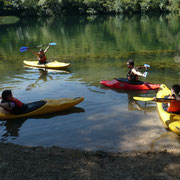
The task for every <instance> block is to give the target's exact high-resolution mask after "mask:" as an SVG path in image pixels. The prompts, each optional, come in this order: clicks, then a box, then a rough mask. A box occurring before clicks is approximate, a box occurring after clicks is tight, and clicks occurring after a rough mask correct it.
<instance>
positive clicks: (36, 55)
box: [28, 48, 39, 57]
mask: <svg viewBox="0 0 180 180" xmlns="http://www.w3.org/2000/svg"><path fill="white" fill-rule="evenodd" d="M28 51H30V52H32V53H33V54H34V55H36V56H38V57H39V54H38V53H36V52H34V51H32V50H31V49H30V48H29V49H28Z"/></svg>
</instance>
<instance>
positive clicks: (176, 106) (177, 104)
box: [167, 84, 180, 113]
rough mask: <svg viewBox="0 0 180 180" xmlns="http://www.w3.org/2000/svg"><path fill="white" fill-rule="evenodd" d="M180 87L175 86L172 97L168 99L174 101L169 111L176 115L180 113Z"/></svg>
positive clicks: (172, 89) (170, 104)
mask: <svg viewBox="0 0 180 180" xmlns="http://www.w3.org/2000/svg"><path fill="white" fill-rule="evenodd" d="M179 92H180V85H179V84H174V85H173V86H172V88H171V95H170V96H169V97H168V99H172V101H171V102H170V103H169V106H168V109H167V111H169V112H174V113H180V101H176V100H180V94H179Z"/></svg>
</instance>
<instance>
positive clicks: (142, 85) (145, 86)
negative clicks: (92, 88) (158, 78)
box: [100, 78, 160, 90]
mask: <svg viewBox="0 0 180 180" xmlns="http://www.w3.org/2000/svg"><path fill="white" fill-rule="evenodd" d="M100 83H101V84H103V85H104V86H107V87H110V88H115V89H123V90H154V89H159V88H160V84H151V83H148V82H143V81H137V82H130V81H128V79H126V78H119V79H114V80H112V81H107V80H102V81H100Z"/></svg>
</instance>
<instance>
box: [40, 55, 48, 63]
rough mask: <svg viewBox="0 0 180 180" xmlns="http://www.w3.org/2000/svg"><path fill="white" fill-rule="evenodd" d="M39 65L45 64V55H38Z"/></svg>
mask: <svg viewBox="0 0 180 180" xmlns="http://www.w3.org/2000/svg"><path fill="white" fill-rule="evenodd" d="M39 63H40V64H46V63H47V58H46V56H45V54H42V55H39Z"/></svg>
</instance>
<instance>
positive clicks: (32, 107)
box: [21, 100, 47, 114]
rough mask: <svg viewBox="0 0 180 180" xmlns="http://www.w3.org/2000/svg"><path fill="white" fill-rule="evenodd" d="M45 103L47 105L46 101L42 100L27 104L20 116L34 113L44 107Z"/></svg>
mask: <svg viewBox="0 0 180 180" xmlns="http://www.w3.org/2000/svg"><path fill="white" fill-rule="evenodd" d="M46 103H47V101H44V100H42V101H35V102H31V103H27V104H25V110H24V111H23V112H22V113H21V114H25V113H29V112H32V111H35V110H36V109H39V108H41V107H42V106H44V105H45V104H46Z"/></svg>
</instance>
